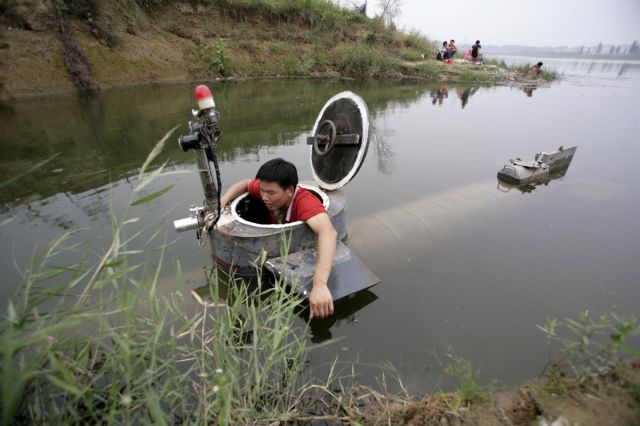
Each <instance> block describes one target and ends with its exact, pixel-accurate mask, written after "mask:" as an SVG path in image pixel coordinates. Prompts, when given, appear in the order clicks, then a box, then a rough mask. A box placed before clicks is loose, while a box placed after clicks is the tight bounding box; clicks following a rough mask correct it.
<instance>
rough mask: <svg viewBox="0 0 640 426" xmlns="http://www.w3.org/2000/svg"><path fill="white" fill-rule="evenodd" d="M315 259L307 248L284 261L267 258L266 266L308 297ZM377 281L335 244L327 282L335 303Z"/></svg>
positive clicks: (342, 245)
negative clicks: (334, 252)
mask: <svg viewBox="0 0 640 426" xmlns="http://www.w3.org/2000/svg"><path fill="white" fill-rule="evenodd" d="M316 258H317V252H316V250H315V249H309V250H303V251H299V252H296V253H292V254H290V255H288V256H287V257H286V258H282V257H276V258H273V259H269V260H268V261H267V262H266V263H265V266H266V267H267V269H269V270H270V271H271V272H272V273H273V274H274V275H276V276H281V275H282V274H284V276H285V278H286V280H287V282H289V283H290V284H295V286H296V288H297V289H298V291H300V292H301V293H302V294H303V295H304V296H306V297H308V296H309V294H310V293H311V288H312V286H313V273H314V272H315V270H316ZM380 281H381V280H380V278H378V277H377V276H375V275H374V274H373V272H371V271H370V270H369V268H367V267H366V266H365V265H364V264H363V263H362V262H361V261H360V259H358V257H357V256H355V255H354V254H353V253H351V250H349V248H348V247H347V246H346V245H344V244H343V243H342V242H340V241H338V244H337V245H336V254H335V257H334V258H333V267H332V268H331V274H330V275H329V282H328V287H329V291H330V292H331V296H332V297H333V300H334V301H338V300H340V299H343V298H345V297H347V296H350V295H352V294H354V293H357V292H359V291H361V290H364V289H366V288H369V287H371V286H374V285H376V284H378V283H380Z"/></svg>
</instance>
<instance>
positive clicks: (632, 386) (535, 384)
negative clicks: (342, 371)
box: [345, 359, 640, 426]
mask: <svg viewBox="0 0 640 426" xmlns="http://www.w3.org/2000/svg"><path fill="white" fill-rule="evenodd" d="M345 400H346V401H348V402H349V403H348V406H349V408H348V409H347V410H346V412H347V413H348V415H349V418H350V419H351V420H356V421H358V422H360V423H362V424H394V425H395V424H406V425H429V426H446V425H451V426H453V425H478V426H504V425H514V426H515V425H518V426H519V425H526V426H533V425H536V426H573V425H580V426H600V425H617V426H633V425H638V424H640V359H635V360H633V361H630V362H627V363H624V364H622V365H620V366H619V368H616V369H614V370H612V372H609V373H607V374H602V375H599V376H593V377H590V378H589V379H588V380H584V381H583V382H582V383H580V384H579V383H577V382H576V381H575V380H574V379H572V378H569V377H563V378H556V379H555V380H552V381H550V380H546V379H544V380H543V379H540V380H533V381H530V382H529V383H527V384H525V385H523V386H521V387H519V388H517V389H515V390H508V391H500V392H496V393H494V394H492V395H491V396H490V397H488V398H487V399H486V400H485V401H484V402H482V401H472V402H471V403H465V402H464V401H461V400H460V398H459V396H458V395H456V394H453V393H440V394H435V395H427V396H425V397H424V398H422V399H421V400H419V401H404V402H397V401H398V399H397V398H389V397H385V396H382V395H380V394H376V393H375V392H372V391H371V390H369V389H354V390H352V395H349V394H348V395H346V396H345ZM356 401H357V402H356Z"/></svg>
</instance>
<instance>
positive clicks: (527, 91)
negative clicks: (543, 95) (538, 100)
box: [522, 84, 538, 98]
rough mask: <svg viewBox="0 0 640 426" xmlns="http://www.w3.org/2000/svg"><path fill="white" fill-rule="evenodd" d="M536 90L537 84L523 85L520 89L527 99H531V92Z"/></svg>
mask: <svg viewBox="0 0 640 426" xmlns="http://www.w3.org/2000/svg"><path fill="white" fill-rule="evenodd" d="M537 88H538V85H537V84H525V85H524V86H523V87H522V91H523V92H524V93H525V95H527V97H529V98H530V97H531V96H533V91H534V90H536V89H537Z"/></svg>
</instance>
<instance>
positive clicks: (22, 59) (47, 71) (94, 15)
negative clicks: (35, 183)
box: [0, 0, 520, 99]
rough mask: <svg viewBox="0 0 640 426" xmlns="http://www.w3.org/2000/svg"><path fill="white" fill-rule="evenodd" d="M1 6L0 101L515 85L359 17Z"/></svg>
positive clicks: (32, 0)
mask: <svg viewBox="0 0 640 426" xmlns="http://www.w3.org/2000/svg"><path fill="white" fill-rule="evenodd" d="M4 3H5V4H4V5H0V7H2V8H4V10H3V11H2V12H3V14H2V15H1V16H0V52H2V55H0V98H5V99H6V98H12V97H23V96H32V95H42V94H49V93H59V92H66V91H73V90H85V91H94V90H98V89H99V88H103V89H105V88H109V87H113V86H125V85H134V84H141V83H149V82H173V81H191V80H206V79H209V80H210V79H215V78H261V77H281V76H296V77H345V78H377V77H384V78H411V79H425V80H448V81H483V82H498V83H504V82H513V81H516V80H517V79H518V78H520V77H519V76H518V75H517V74H516V73H514V72H511V71H508V70H504V69H499V68H498V67H495V66H486V67H485V66H472V65H467V64H464V65H461V64H453V65H444V64H442V63H440V62H436V61H435V60H424V57H427V58H429V57H430V55H431V50H432V48H433V46H432V45H431V42H430V41H428V40H426V39H422V38H420V37H416V36H412V35H404V34H402V33H397V32H390V31H387V32H386V33H384V34H383V35H384V36H383V35H380V34H378V35H377V36H376V37H371V31H372V30H371V22H369V21H367V20H366V19H365V18H362V19H359V20H357V19H356V20H353V22H351V21H348V23H347V24H346V25H343V26H338V25H337V24H335V23H334V24H327V23H325V24H322V23H321V24H309V22H306V21H305V19H303V18H295V17H294V18H289V17H287V16H283V15H278V14H273V13H266V12H264V11H260V10H257V11H252V12H250V13H249V12H247V11H240V12H238V11H228V10H227V11H225V10H219V9H217V8H215V7H207V8H205V7H204V6H202V5H200V6H197V5H196V6H194V5H191V4H188V3H179V2H176V3H171V4H168V5H167V6H164V7H163V8H161V9H157V10H153V11H143V10H141V9H139V8H137V6H129V7H124V6H122V2H108V1H99V0H94V1H86V2H85V3H86V4H87V5H88V6H87V7H86V8H85V9H81V10H79V11H76V13H75V14H71V13H69V10H68V9H66V12H65V9H63V10H61V9H59V8H58V9H56V7H55V4H56V2H46V1H45V2H42V1H36V0H7V1H6V2H4ZM58 3H59V2H58ZM80 3H82V2H80ZM132 4H134V5H135V3H133V2H132ZM232 12H233V13H232ZM323 25H325V27H323ZM332 25H333V26H332ZM328 29H330V30H328ZM372 39H373V40H374V41H371V40H372ZM423 55H424V56H423Z"/></svg>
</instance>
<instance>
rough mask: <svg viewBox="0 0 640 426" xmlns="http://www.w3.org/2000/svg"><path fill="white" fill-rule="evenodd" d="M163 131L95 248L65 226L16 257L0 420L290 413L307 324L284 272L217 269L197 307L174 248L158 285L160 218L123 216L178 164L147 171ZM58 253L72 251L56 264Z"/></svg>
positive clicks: (4, 331)
mask: <svg viewBox="0 0 640 426" xmlns="http://www.w3.org/2000/svg"><path fill="white" fill-rule="evenodd" d="M166 137H168V135H167V136H166ZM166 137H165V138H164V139H163V141H161V143H160V144H158V146H157V147H156V148H155V149H154V150H153V152H152V153H151V154H150V155H149V157H148V158H147V160H146V161H145V163H144V165H143V166H142V168H141V170H140V174H139V176H138V179H137V182H136V186H135V188H134V191H133V194H132V197H131V201H130V203H129V207H128V208H127V209H126V210H125V212H124V213H123V214H122V215H121V216H119V215H117V214H116V213H115V212H113V213H112V225H113V226H112V229H113V233H112V242H111V244H110V246H109V247H108V248H107V249H106V251H105V252H104V253H103V254H102V255H100V256H95V257H94V256H91V255H89V254H87V253H86V249H84V243H83V242H82V241H81V240H79V239H81V238H82V235H83V231H75V232H68V233H65V234H64V235H62V236H61V237H59V238H58V239H56V240H55V241H53V242H52V243H51V244H50V245H49V246H47V247H45V248H44V249H43V250H41V251H40V252H38V253H37V254H36V255H35V256H34V258H33V260H32V261H31V263H30V264H29V265H26V266H25V267H24V268H22V269H21V277H22V283H21V286H20V289H19V291H18V292H17V294H16V295H15V297H13V298H12V299H11V300H9V301H8V302H7V303H6V305H5V309H6V314H5V317H4V319H3V321H2V323H1V326H0V356H1V360H2V380H1V382H0V396H1V401H2V409H1V411H2V418H1V421H2V424H5V425H7V424H15V423H19V424H20V423H22V424H100V423H109V424H112V423H126V424H139V423H153V424H174V423H180V424H182V423H194V424H246V423H251V422H254V421H258V420H261V419H263V420H265V421H266V422H271V421H279V420H282V419H288V418H290V417H292V416H294V415H295V410H296V407H297V406H299V404H298V405H296V404H295V401H296V400H297V398H298V397H299V395H300V392H301V390H303V389H304V386H306V385H307V382H305V381H304V378H303V377H304V374H303V367H304V360H305V354H306V352H307V347H306V338H305V332H306V331H305V330H304V329H302V328H300V327H296V325H295V322H294V317H295V315H296V309H298V308H299V306H300V303H301V299H300V297H299V296H297V295H296V294H295V293H292V292H291V291H290V290H289V289H288V287H286V286H285V285H284V284H283V283H282V282H276V283H274V284H273V286H269V287H267V286H261V285H260V284H261V282H260V281H259V282H258V286H257V287H249V286H247V285H244V284H243V283H241V282H239V283H235V282H234V280H233V279H232V280H231V282H232V283H231V284H229V281H228V280H223V279H221V278H222V277H221V276H220V275H219V274H217V273H216V272H215V271H213V273H212V274H211V275H210V277H209V280H208V285H209V288H210V298H211V300H212V301H214V302H215V303H211V304H208V305H205V306H203V307H201V308H200V307H196V308H194V305H196V304H195V303H194V302H193V300H191V296H190V295H189V294H188V293H187V289H186V288H185V285H184V281H183V279H182V273H181V267H180V262H179V261H176V262H175V264H174V265H173V266H172V267H174V268H175V271H174V272H172V273H171V274H170V275H169V276H174V277H175V278H174V281H175V284H174V285H173V284H172V285H171V286H170V287H171V288H170V289H169V290H167V289H166V286H164V287H165V288H161V279H160V277H161V276H162V275H167V274H166V272H163V271H164V270H165V269H166V268H168V267H170V266H171V265H169V264H170V262H168V261H166V259H165V253H166V249H167V247H168V246H169V243H167V242H166V239H167V237H166V236H163V232H161V230H160V228H159V225H158V223H149V224H146V225H145V226H143V228H142V229H139V230H135V231H134V230H132V229H131V225H133V223H134V222H137V221H139V220H144V217H142V216H141V217H140V218H136V217H132V212H135V211H138V212H140V209H141V208H142V207H143V206H144V205H146V204H147V203H149V202H152V201H153V200H154V199H155V198H157V197H159V196H161V195H162V194H164V193H165V192H167V191H169V190H170V189H171V186H166V187H164V188H161V189H158V190H150V189H149V188H150V187H151V186H153V185H155V184H156V183H153V182H154V181H156V180H157V179H158V178H162V177H164V176H167V175H169V174H171V173H174V172H167V171H165V170H164V165H161V166H159V167H156V168H155V170H153V171H150V167H151V163H152V161H153V160H154V159H155V158H156V157H157V155H158V154H159V153H160V150H161V149H162V145H163V143H164V141H165V140H166ZM136 206H138V207H136ZM142 214H143V211H142V212H141V215H142ZM63 255H64V256H67V257H68V256H72V257H74V258H75V259H76V261H75V262H72V263H71V264H64V265H62V264H60V263H58V261H57V259H58V258H60V257H61V256H63ZM150 255H153V256H154V258H153V259H150V258H149V256H150ZM153 265H155V266H153ZM257 266H258V267H259V266H260V265H257ZM223 296H224V297H223ZM218 301H219V302H218Z"/></svg>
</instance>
